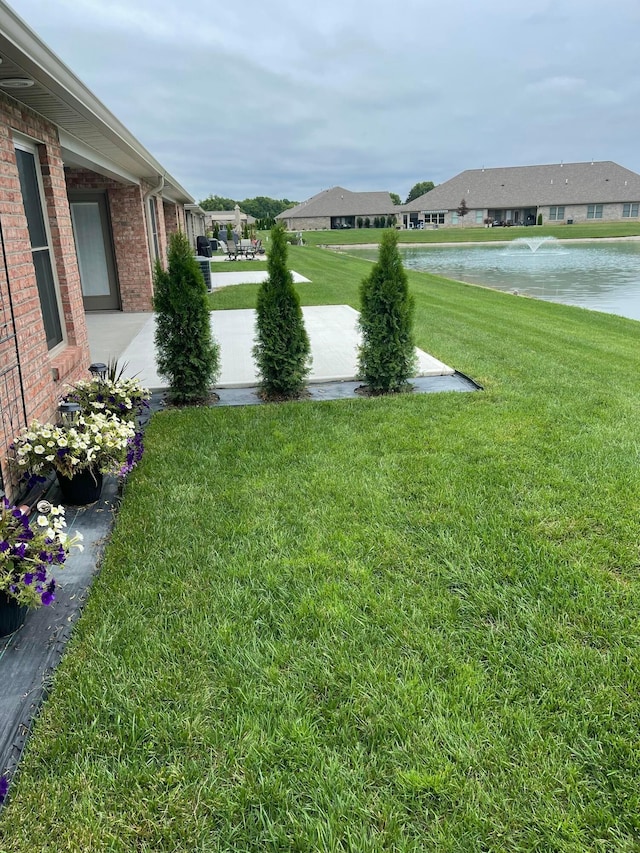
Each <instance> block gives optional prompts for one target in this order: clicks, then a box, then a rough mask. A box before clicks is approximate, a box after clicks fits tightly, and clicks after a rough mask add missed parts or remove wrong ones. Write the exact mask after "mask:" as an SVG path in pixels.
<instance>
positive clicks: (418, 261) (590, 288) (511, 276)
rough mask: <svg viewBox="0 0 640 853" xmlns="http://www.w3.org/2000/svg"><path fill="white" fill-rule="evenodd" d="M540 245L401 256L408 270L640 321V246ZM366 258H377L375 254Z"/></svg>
mask: <svg viewBox="0 0 640 853" xmlns="http://www.w3.org/2000/svg"><path fill="white" fill-rule="evenodd" d="M539 239H540V238H538V240H539ZM537 242H538V241H537V240H535V239H533V238H532V239H531V240H528V238H521V239H519V240H515V241H513V242H512V243H510V244H509V245H508V246H495V245H491V244H488V245H487V244H484V243H482V244H477V245H475V246H455V247H448V246H447V247H445V246H429V247H425V248H419V249H402V248H401V254H402V258H403V262H404V264H405V266H406V267H407V268H408V269H415V270H423V271H426V272H430V273H436V274H438V275H443V276H446V277H447V278H453V279H456V280H457V281H465V282H469V283H471V284H483V285H486V286H488V287H494V288H497V289H498V290H507V291H513V290H517V291H518V292H519V293H522V294H526V295H529V296H535V297H537V298H538V299H547V300H549V301H551V302H564V303H566V304H568V305H579V306H581V307H582V308H591V309H593V310H595V311H604V312H606V313H609V314H620V315H621V316H623V317H629V318H631V319H632V320H640V241H639V242H620V243H602V242H599V241H594V242H589V243H560V242H559V241H557V240H554V239H547V240H544V241H542V242H540V244H539V245H537ZM530 243H531V245H529V244H530ZM533 248H535V251H534V250H533ZM362 254H363V255H365V256H366V257H369V258H376V257H377V251H370V250H367V251H366V252H365V251H364V250H363V252H362Z"/></svg>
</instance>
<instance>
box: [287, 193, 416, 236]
mask: <svg viewBox="0 0 640 853" xmlns="http://www.w3.org/2000/svg"><path fill="white" fill-rule="evenodd" d="M398 210H399V208H397V207H396V205H394V203H393V201H392V199H391V196H390V195H389V193H388V192H364V193H354V192H351V191H350V190H346V189H344V187H333V188H332V189H330V190H323V191H322V192H320V193H318V194H317V195H314V196H313V197H312V198H309V199H307V201H303V202H302V203H301V204H298V205H296V206H295V207H291V208H289V209H288V210H283V211H282V213H279V214H278V215H277V216H276V220H277V221H278V222H283V223H284V225H285V228H287V230H288V231H321V230H323V229H332V228H334V229H341V228H384V227H388V226H391V225H392V226H394V227H395V225H396V214H397V212H398ZM381 220H384V223H381Z"/></svg>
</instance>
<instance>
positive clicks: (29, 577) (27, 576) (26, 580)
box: [22, 572, 33, 586]
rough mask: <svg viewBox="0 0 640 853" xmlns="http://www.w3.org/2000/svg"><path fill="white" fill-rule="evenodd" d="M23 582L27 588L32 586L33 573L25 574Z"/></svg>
mask: <svg viewBox="0 0 640 853" xmlns="http://www.w3.org/2000/svg"><path fill="white" fill-rule="evenodd" d="M22 580H23V583H24V585H25V586H31V584H32V583H33V572H25V574H24V575H23V576H22Z"/></svg>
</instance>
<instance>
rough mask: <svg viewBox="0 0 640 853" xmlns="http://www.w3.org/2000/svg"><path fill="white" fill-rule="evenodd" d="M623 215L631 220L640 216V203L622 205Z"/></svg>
mask: <svg viewBox="0 0 640 853" xmlns="http://www.w3.org/2000/svg"><path fill="white" fill-rule="evenodd" d="M622 215H623V216H624V217H625V218H629V217H630V216H637V215H638V202H637V201H633V202H629V203H628V204H623V205H622Z"/></svg>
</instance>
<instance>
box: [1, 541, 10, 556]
mask: <svg viewBox="0 0 640 853" xmlns="http://www.w3.org/2000/svg"><path fill="white" fill-rule="evenodd" d="M10 547H11V545H10V544H9V543H8V542H7V540H6V539H3V540H2V542H0V551H2V553H4V552H5V551H8V550H9V548H10Z"/></svg>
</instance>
